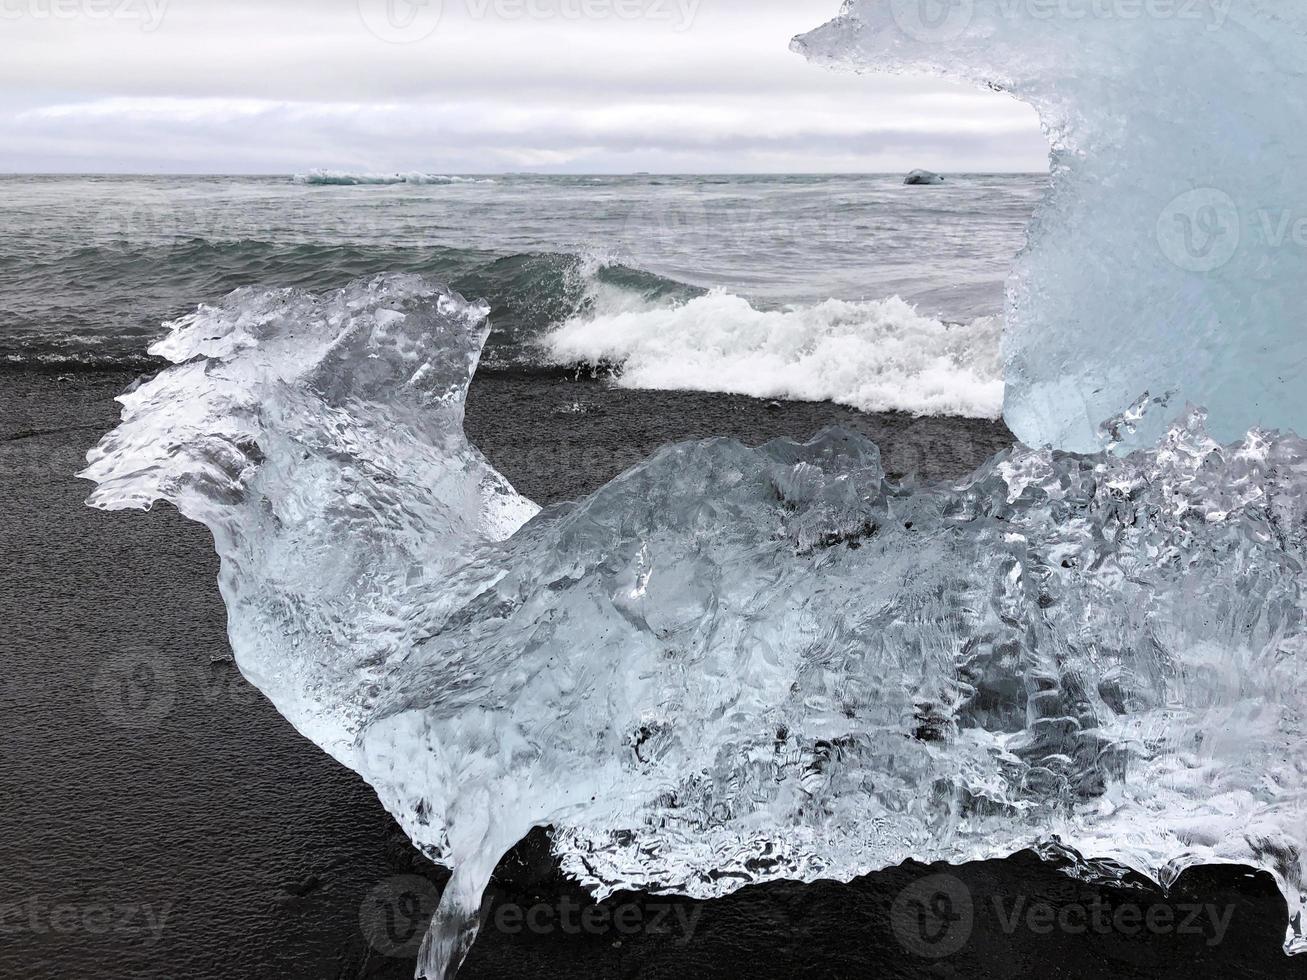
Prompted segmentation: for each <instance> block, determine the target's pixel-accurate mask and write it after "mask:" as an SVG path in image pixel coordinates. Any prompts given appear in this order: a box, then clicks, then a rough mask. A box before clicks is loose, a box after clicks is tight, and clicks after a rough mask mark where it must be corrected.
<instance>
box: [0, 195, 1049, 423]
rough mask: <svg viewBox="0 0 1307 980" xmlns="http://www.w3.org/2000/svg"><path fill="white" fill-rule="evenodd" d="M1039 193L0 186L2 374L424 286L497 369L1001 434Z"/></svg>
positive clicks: (99, 358)
mask: <svg viewBox="0 0 1307 980" xmlns="http://www.w3.org/2000/svg"><path fill="white" fill-rule="evenodd" d="M360 180H363V181H366V182H363V183H360V182H358V181H360ZM1046 184H1047V178H1046V176H1044V175H1002V176H957V177H951V178H950V179H949V181H948V182H947V183H946V184H944V185H943V186H937V187H905V186H904V185H903V183H902V177H901V176H900V175H885V176H742V177H730V176H702V177H693V176H691V177H685V176H682V177H665V176H620V177H580V176H568V177H546V176H529V175H523V176H496V177H487V178H447V177H441V176H440V175H407V176H399V177H393V178H384V179H383V178H376V177H371V176H366V177H365V176H363V175H356V176H353V177H345V176H343V175H335V174H324V173H320V172H319V173H314V174H310V175H302V176H300V177H299V178H292V177H289V176H282V177H28V176H7V177H0V228H2V229H3V234H2V235H0V363H5V362H8V363H10V364H19V365H31V364H37V363H40V364H57V365H63V366H66V367H69V368H74V367H77V366H90V367H104V366H140V367H142V368H143V367H147V366H152V365H153V364H156V363H157V362H153V361H152V360H151V359H149V358H147V357H146V355H145V351H146V348H147V347H148V345H149V344H150V343H151V342H152V341H153V340H154V339H156V338H157V337H159V336H160V335H161V333H162V331H161V328H160V324H161V323H162V322H163V321H166V320H169V319H171V318H175V317H177V316H179V315H182V314H184V313H187V312H189V311H191V310H193V309H194V308H195V307H196V305H197V304H200V303H211V302H215V301H217V300H219V299H220V298H221V297H223V296H224V295H226V294H227V293H228V292H230V291H231V290H233V289H236V288H239V287H244V286H258V287H262V288H267V287H282V286H284V287H300V288H305V289H309V290H315V291H316V290H322V289H328V288H334V287H338V286H341V285H343V284H344V283H346V282H348V281H350V280H353V279H356V278H359V277H362V276H370V275H374V274H379V273H382V272H419V273H423V274H427V275H431V276H434V277H436V278H437V279H440V280H442V281H445V282H448V283H449V284H451V285H452V286H453V287H454V288H455V289H457V290H459V291H460V292H462V293H463V294H465V295H466V296H468V297H469V298H479V299H485V300H486V301H488V302H489V303H490V305H491V308H492V311H493V312H492V324H493V333H492V336H491V340H490V343H489V347H488V351H487V360H486V363H487V364H488V365H489V366H490V367H497V366H510V365H511V366H513V367H518V368H521V367H528V366H534V365H544V364H553V365H556V364H560V363H571V362H576V363H589V364H605V365H608V364H611V365H615V366H618V367H622V368H627V369H628V370H626V371H624V372H622V373H623V374H625V375H626V376H627V378H628V381H629V382H630V383H631V384H633V385H635V386H639V387H662V388H697V389H709V390H711V389H713V388H715V387H719V388H723V389H725V390H729V391H735V392H738V393H743V394H756V395H764V396H769V397H779V396H789V397H794V398H803V399H810V400H824V399H829V400H834V401H842V402H844V403H846V404H850V405H853V406H854V407H858V408H864V409H894V408H901V409H906V410H909V411H914V412H919V413H928V414H963V415H976V416H988V417H993V416H995V415H997V412H998V402H997V398H998V397H999V395H1001V376H1000V375H999V374H998V371H999V368H998V366H997V365H998V361H997V348H998V335H999V330H998V329H997V327H996V323H997V321H996V320H995V319H993V318H995V317H997V316H998V315H999V314H1001V311H1002V307H1003V291H1004V280H1005V277H1006V276H1007V273H1008V270H1009V268H1010V266H1011V262H1012V259H1013V256H1014V255H1015V254H1016V253H1017V252H1018V251H1019V250H1020V248H1021V247H1022V244H1023V240H1024V237H1023V236H1024V230H1025V226H1026V224H1027V222H1028V221H1029V219H1030V217H1031V215H1032V213H1033V211H1034V209H1035V206H1036V203H1037V202H1038V200H1039V198H1040V197H1041V195H1042V194H1043V192H1044V190H1045V188H1046ZM895 297H897V298H900V299H901V300H902V301H903V302H902V303H899V302H897V300H895V299H894V298H895ZM977 324H980V325H982V326H978V327H973V325H977ZM713 331H717V333H716V334H714V333H713ZM777 333H779V334H782V335H784V336H786V337H797V338H800V339H799V341H797V342H792V343H790V344H789V346H785V345H781V346H780V347H778V346H777V342H776V338H775V336H774V335H775V334H777ZM654 338H662V342H661V344H656V345H654V346H652V347H651V346H649V341H650V340H651V339H654ZM851 351H853V352H854V353H853V354H852V356H850V352H851ZM913 352H916V354H915V355H914V353H913ZM914 356H916V357H918V358H921V359H924V360H921V361H920V363H918V362H917V361H914ZM905 357H906V361H905ZM941 359H942V361H941ZM835 362H839V363H842V364H843V365H844V367H845V370H846V373H847V370H848V367H849V366H850V365H852V366H853V367H855V368H856V369H857V373H858V375H859V376H860V379H861V380H860V381H859V379H855V378H853V377H848V376H842V375H840V374H839V372H838V371H836V370H835V367H836V366H837V365H836V364H835ZM941 364H942V368H943V370H942V372H941ZM887 372H888V373H887ZM931 372H933V373H934V374H935V375H936V378H935V381H934V382H933V383H932V384H929V385H927V386H926V387H927V389H928V390H926V391H924V392H923V391H921V390H918V389H919V387H920V386H919V385H918V380H919V379H920V378H921V377H923V376H925V375H926V374H928V373H931ZM869 375H871V376H876V377H879V378H880V381H881V383H880V384H878V386H877V387H876V390H875V391H870V392H869V391H868V390H866V389H865V384H866V378H867V376H869ZM955 375H956V376H955ZM941 376H942V381H941V380H940V377H941ZM859 384H861V385H862V386H863V387H859V386H858V385H859ZM950 392H954V393H958V394H957V396H956V397H954V396H953V395H951V394H950ZM996 392H997V393H998V395H996Z"/></svg>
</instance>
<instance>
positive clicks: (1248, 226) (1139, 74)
mask: <svg viewBox="0 0 1307 980" xmlns="http://www.w3.org/2000/svg"><path fill="white" fill-rule="evenodd" d="M795 47H796V49H797V50H799V51H801V52H802V53H803V54H805V55H806V56H807V57H809V58H811V59H813V60H814V61H817V62H820V63H823V64H831V65H837V66H841V67H846V68H852V69H854V70H877V71H884V70H888V71H910V72H932V73H940V74H946V75H950V76H953V77H961V78H966V79H968V80H971V81H975V82H978V83H980V84H982V85H993V86H996V87H998V88H1001V89H1003V90H1005V91H1008V92H1011V93H1012V94H1013V95H1015V96H1016V97H1017V98H1019V99H1021V100H1022V101H1024V102H1028V103H1030V105H1032V106H1033V107H1034V108H1035V109H1036V110H1037V111H1038V112H1039V115H1040V118H1041V120H1042V122H1043V125H1044V128H1045V131H1046V133H1047V135H1048V137H1049V141H1050V143H1051V144H1052V148H1053V156H1052V180H1053V189H1052V191H1051V193H1050V195H1049V197H1048V199H1047V200H1046V202H1045V204H1044V206H1043V208H1042V211H1041V213H1040V214H1038V215H1037V216H1036V219H1035V222H1034V224H1033V225H1032V227H1031V229H1030V236H1029V246H1028V248H1027V250H1026V252H1025V253H1024V254H1023V255H1022V256H1021V258H1020V259H1019V260H1018V261H1017V265H1016V268H1015V270H1014V273H1013V276H1012V279H1011V280H1010V283H1009V295H1008V304H1007V305H1008V309H1007V334H1006V337H1005V341H1006V353H1007V370H1006V377H1007V397H1006V407H1005V410H1004V415H1005V418H1006V420H1007V423H1008V425H1009V426H1010V427H1011V428H1012V430H1013V432H1015V433H1016V434H1017V436H1018V437H1019V438H1020V439H1021V440H1022V441H1024V442H1025V443H1027V444H1028V445H1034V446H1039V445H1052V446H1056V447H1058V448H1061V449H1073V450H1078V451H1093V450H1094V449H1095V448H1096V443H1095V441H1094V436H1095V427H1096V426H1097V424H1098V423H1099V422H1100V421H1101V420H1102V419H1105V418H1108V417H1110V416H1113V415H1116V414H1117V413H1118V412H1120V411H1121V410H1122V409H1124V408H1125V407H1126V406H1127V405H1128V404H1130V403H1131V402H1133V401H1134V399H1135V398H1136V397H1137V396H1138V395H1139V393H1140V392H1142V391H1145V390H1150V389H1151V390H1152V391H1153V392H1154V393H1157V392H1160V391H1174V392H1176V393H1177V394H1178V396H1179V397H1180V398H1181V399H1182V401H1183V400H1187V401H1191V402H1193V403H1195V404H1201V405H1205V406H1207V408H1208V410H1209V412H1210V424H1211V426H1212V429H1213V433H1214V434H1215V435H1216V437H1217V438H1219V439H1223V440H1229V439H1235V438H1237V437H1238V436H1239V435H1240V434H1241V433H1243V432H1244V431H1246V430H1247V429H1248V428H1249V427H1250V426H1252V425H1273V426H1280V427H1283V428H1286V429H1293V430H1295V431H1297V432H1307V397H1304V395H1303V373H1304V365H1307V329H1304V324H1303V315H1304V310H1307V180H1305V179H1304V174H1307V139H1305V138H1304V136H1303V134H1304V133H1307V99H1304V98H1303V92H1304V87H1305V83H1307V6H1304V5H1303V4H1302V3H1299V2H1294V0H1193V2H1188V0H1185V2H1176V3H1169V2H1168V3H1140V2H1135V0H851V2H849V3H847V4H846V5H845V7H844V12H843V14H842V15H841V16H840V17H839V18H837V19H836V20H834V21H832V22H831V23H829V24H827V25H826V26H824V27H822V28H819V29H818V30H816V31H813V32H812V33H810V34H806V35H804V36H803V37H801V38H798V39H796V41H795ZM1163 424H1164V420H1163V419H1161V418H1158V419H1156V420H1150V421H1149V422H1148V423H1147V424H1145V426H1144V427H1143V428H1142V429H1141V430H1140V433H1139V439H1138V442H1137V444H1138V445H1148V444H1151V442H1153V441H1154V440H1155V439H1156V438H1157V437H1158V436H1159V435H1160V431H1161V428H1162V426H1163Z"/></svg>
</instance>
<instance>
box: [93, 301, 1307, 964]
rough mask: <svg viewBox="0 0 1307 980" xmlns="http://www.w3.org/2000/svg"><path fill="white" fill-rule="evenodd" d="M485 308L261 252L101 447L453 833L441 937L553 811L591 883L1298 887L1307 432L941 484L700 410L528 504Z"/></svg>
mask: <svg viewBox="0 0 1307 980" xmlns="http://www.w3.org/2000/svg"><path fill="white" fill-rule="evenodd" d="M484 317H485V309H484V307H480V306H475V305H470V304H467V303H465V302H463V301H462V300H461V299H460V298H459V297H457V296H456V295H453V294H451V293H449V292H447V291H445V290H444V289H442V288H441V287H439V286H436V285H433V284H431V283H429V282H427V281H424V280H421V279H417V278H412V277H388V278H386V277H383V278H380V279H377V280H374V281H372V282H368V283H361V284H358V285H355V286H352V287H349V288H347V289H345V290H342V291H340V292H337V293H333V294H330V295H327V296H324V297H314V296H310V295H307V294H304V293H299V292H294V291H275V292H256V291H241V292H237V293H235V294H233V295H232V296H231V297H230V298H229V299H228V300H227V301H225V302H224V303H223V304H222V305H220V306H218V307H211V308H202V309H201V310H200V311H199V312H198V313H197V314H195V315H193V316H191V317H188V318H186V319H184V320H182V321H180V322H179V323H178V324H176V325H175V327H174V330H173V333H172V334H171V335H170V336H169V337H168V338H167V339H166V340H164V341H163V342H161V343H160V344H159V345H157V346H156V348H155V350H156V352H157V353H161V354H164V355H165V356H167V357H169V358H171V359H173V360H174V361H176V362H177V366H175V367H172V368H170V369H168V370H166V371H164V372H163V373H162V374H161V375H160V376H159V377H157V378H156V379H154V380H153V381H150V382H147V383H146V384H144V385H142V386H141V387H140V388H138V389H137V390H135V391H133V392H131V393H129V394H127V395H124V396H123V398H122V401H123V405H124V411H123V423H122V425H121V426H120V427H119V428H118V429H117V430H116V431H115V432H114V433H112V434H110V435H109V436H107V437H106V438H105V440H104V441H103V442H102V443H101V445H100V447H99V448H97V449H96V450H94V451H93V452H92V453H91V456H90V465H89V466H88V468H87V470H86V471H85V473H84V475H85V476H87V477H88V478H90V479H92V480H95V481H96V482H97V483H98V484H99V485H98V487H97V488H96V490H95V491H94V493H93V494H92V497H91V502H92V503H93V504H95V505H96V506H100V507H106V508H120V507H141V506H148V505H149V504H150V503H151V502H152V501H154V500H156V499H162V500H167V501H169V502H172V503H174V504H175V505H176V506H177V507H179V508H180V509H181V510H182V512H183V513H185V514H186V515H187V516H188V517H191V518H192V519H195V520H199V521H202V522H204V523H205V524H206V525H208V526H209V527H210V528H211V529H212V530H213V533H214V538H215V540H216V542H217V545H218V550H219V553H220V555H221V556H222V575H221V586H222V591H223V595H224V598H225V600H226V602H227V605H228V608H229V611H230V635H231V641H232V647H233V650H234V652H235V655H236V659H237V662H238V663H239V665H240V667H241V669H242V670H243V671H244V672H245V674H246V675H247V676H248V677H250V679H251V680H253V681H254V682H255V683H256V684H258V686H259V687H260V688H261V689H262V690H263V691H264V692H265V693H266V694H267V695H268V696H269V697H270V698H271V699H272V700H273V701H274V703H276V705H277V706H278V708H279V709H280V710H281V711H282V712H283V713H285V714H286V716H287V717H288V718H290V719H291V721H292V722H294V724H295V725H296V726H297V727H299V728H300V730H301V731H303V732H305V733H306V734H307V735H309V736H311V737H312V738H314V739H315V740H316V741H317V742H318V743H319V744H321V745H322V746H324V747H325V748H326V749H328V750H329V751H330V752H332V753H333V754H334V755H335V756H336V757H337V758H338V759H340V760H341V761H342V762H344V763H345V764H347V765H349V766H351V767H352V768H354V769H355V770H357V771H358V772H359V773H360V774H361V775H363V776H364V778H366V779H367V780H368V781H369V782H370V783H371V784H372V785H373V786H374V787H375V788H376V790H377V793H378V795H379V796H380V798H381V799H382V801H383V802H384V803H385V805H386V806H387V808H388V809H389V810H390V811H391V812H392V813H393V814H394V815H395V816H396V818H397V819H398V820H399V821H400V823H401V824H402V825H403V826H404V828H405V830H406V831H407V832H408V834H409V835H410V836H411V837H412V838H413V840H414V841H415V842H416V843H417V844H418V845H419V846H420V847H422V848H423V849H424V850H425V851H426V852H427V853H428V854H430V855H431V856H433V857H434V858H436V859H437V860H440V861H443V862H445V863H447V864H448V865H450V866H452V867H453V869H454V872H455V874H454V879H453V883H452V884H451V886H450V887H449V889H448V890H447V892H446V895H445V897H444V899H443V904H442V906H441V908H440V911H439V913H438V915H437V918H436V921H435V923H434V924H433V929H432V934H431V937H430V939H429V943H428V946H427V948H426V951H425V953H424V960H423V969H424V970H425V971H426V972H427V974H428V975H431V976H441V975H443V974H444V971H447V970H452V969H453V968H454V967H456V965H457V964H458V963H459V962H460V961H461V958H462V956H463V954H464V953H465V952H466V949H467V947H468V944H469V943H470V941H471V939H472V937H473V935H474V934H475V927H476V912H477V910H478V907H479V904H480V895H481V892H482V890H483V888H484V886H485V885H486V883H487V881H488V878H489V876H490V873H491V871H492V869H493V868H494V866H495V864H496V862H497V860H498V859H499V857H500V856H501V855H502V854H503V853H504V852H505V851H506V850H507V849H508V848H509V847H511V846H512V844H514V843H515V842H516V841H517V840H518V839H520V838H521V837H522V836H523V835H524V834H525V833H526V832H527V831H528V830H529V829H530V828H531V827H532V826H536V825H552V826H553V827H555V828H556V830H557V833H556V837H555V847H556V849H557V852H558V854H559V855H560V857H561V859H562V861H563V864H564V866H565V867H566V868H567V869H568V870H569V871H570V872H571V873H573V874H575V875H576V876H577V877H578V878H580V879H581V880H582V881H584V882H587V883H588V884H590V885H592V886H594V887H595V888H596V889H597V890H598V891H599V892H600V893H601V894H602V893H606V892H608V891H610V890H613V889H616V888H623V887H642V888H653V889H661V890H671V891H677V892H684V893H688V894H691V895H697V896H711V895H720V894H723V893H725V892H728V891H731V890H733V889H735V888H738V887H739V886H741V885H742V884H744V883H747V882H756V881H764V880H768V879H773V878H797V879H804V880H812V879H815V878H818V877H823V878H841V879H848V878H852V877H854V876H856V875H859V874H862V873H865V872H867V871H870V870H873V869H876V868H881V867H884V866H886V865H891V864H895V863H898V862H900V861H903V860H905V859H907V858H916V859H920V860H927V861H929V860H939V859H944V860H950V861H964V860H969V859H976V858H983V857H990V856H995V855H1002V854H1008V853H1011V852H1013V851H1015V850H1018V849H1020V848H1023V847H1026V846H1032V845H1038V844H1040V843H1043V842H1048V841H1051V840H1053V839H1054V838H1055V837H1056V838H1058V839H1060V840H1061V842H1063V843H1064V844H1065V845H1067V846H1070V847H1073V848H1076V849H1077V850H1078V851H1079V852H1080V853H1082V854H1084V855H1086V856H1087V857H1093V858H1111V859H1115V860H1116V861H1118V862H1120V863H1122V864H1124V865H1128V866H1130V867H1132V868H1135V869H1138V870H1140V871H1142V872H1145V873H1147V874H1150V875H1152V876H1153V877H1154V878H1156V879H1158V880H1161V881H1166V880H1169V879H1170V878H1171V877H1172V876H1173V875H1174V874H1175V873H1176V872H1177V870H1178V869H1179V868H1181V867H1183V866H1185V865H1187V864H1190V863H1193V862H1199V861H1229V862H1240V863H1246V864H1250V865H1253V866H1256V867H1261V868H1265V869H1267V870H1269V871H1271V872H1272V873H1273V874H1275V875H1276V877H1277V879H1278V881H1279V882H1280V883H1281V886H1282V887H1283V889H1284V891H1285V894H1286V895H1287V896H1288V897H1289V900H1290V903H1291V906H1292V907H1293V908H1294V909H1297V908H1298V907H1299V890H1300V884H1301V879H1302V856H1301V844H1302V828H1303V825H1304V824H1303V821H1304V787H1305V786H1307V773H1304V768H1303V764H1302V761H1301V757H1300V755H1299V749H1300V747H1301V744H1302V739H1303V735H1304V731H1303V719H1302V710H1303V705H1304V704H1305V703H1307V691H1304V682H1303V680H1302V672H1301V670H1300V661H1301V658H1302V656H1303V654H1304V625H1303V614H1304V597H1303V594H1302V591H1301V588H1300V581H1301V572H1302V568H1303V562H1304V560H1307V554H1304V549H1305V545H1307V513H1305V512H1304V499H1305V498H1304V496H1303V494H1302V488H1303V486H1304V481H1305V480H1307V445H1304V443H1303V442H1302V440H1299V439H1297V438H1296V437H1292V436H1283V435H1276V434H1273V433H1267V432H1262V431H1255V432H1253V433H1251V434H1249V435H1248V436H1247V437H1246V439H1244V440H1243V441H1242V442H1239V443H1237V444H1234V445H1231V446H1227V447H1222V446H1220V445H1218V444H1217V443H1216V442H1214V441H1213V440H1211V439H1210V438H1209V437H1208V436H1207V435H1206V434H1205V431H1204V428H1203V420H1202V415H1201V413H1198V412H1190V413H1188V414H1187V415H1186V417H1185V418H1184V419H1182V421H1181V422H1180V423H1179V424H1178V425H1177V426H1176V427H1175V428H1174V429H1172V430H1171V431H1170V432H1169V433H1168V434H1167V435H1166V437H1165V438H1164V439H1163V441H1162V442H1161V444H1160V445H1159V446H1158V447H1157V448H1156V449H1153V450H1150V451H1147V452H1137V453H1135V454H1133V455H1129V456H1124V457H1121V456H1117V455H1113V454H1111V453H1105V454H1102V455H1098V456H1088V457H1086V456H1075V455H1067V454H1063V453H1056V452H1052V451H1049V450H1032V449H1026V448H1023V447H1017V448H1014V449H1013V450H1011V451H1010V452H1007V453H1004V454H1001V455H1000V456H998V457H996V458H995V459H993V460H992V461H990V462H989V463H988V464H986V465H985V466H984V467H982V468H981V469H980V470H979V471H977V472H976V473H975V474H974V475H973V476H972V477H970V478H969V479H968V480H966V481H964V482H963V483H961V484H959V485H958V486H926V487H918V488H903V487H897V486H894V485H893V484H890V483H888V482H886V480H885V477H884V472H883V470H882V469H881V466H880V461H879V454H878V452H877V450H876V447H875V446H874V445H872V444H871V443H869V442H867V441H866V440H864V439H862V438H861V437H858V436H855V435H852V434H849V433H845V432H839V431H828V432H825V433H822V434H821V435H819V436H818V437H816V438H815V439H814V440H813V441H812V442H810V443H808V444H806V445H798V444H795V443H792V442H788V441H779V442H774V443H771V444H768V445H767V446H764V447H762V448H760V449H749V448H746V447H744V446H742V445H740V444H738V443H735V442H732V441H729V440H710V441H706V442H697V443H687V444H683V445H678V446H672V447H669V448H668V449H665V450H663V451H662V452H661V453H659V454H658V455H656V456H655V457H653V458H652V459H650V460H649V461H648V462H646V463H644V464H642V465H640V466H637V467H636V468H635V469H633V470H631V471H630V472H628V473H626V474H624V475H623V476H621V477H619V478H617V479H616V480H614V481H613V482H612V483H611V484H609V485H608V486H606V487H604V488H603V489H601V490H600V491H598V492H597V493H595V494H594V495H593V496H591V497H589V498H588V499H586V500H582V501H580V502H578V503H576V504H569V505H564V506H559V507H554V508H551V509H549V510H546V511H544V512H542V513H538V514H537V512H536V508H535V506H534V505H533V504H531V503H530V502H529V501H527V500H525V499H524V498H522V497H521V496H519V495H518V494H516V493H515V492H514V491H513V489H512V488H511V487H510V486H509V485H508V483H507V482H506V481H505V480H504V479H503V478H502V477H501V476H500V475H499V474H498V473H496V472H495V471H494V470H493V469H492V468H491V467H490V465H489V464H488V463H487V462H486V461H485V459H484V458H483V457H482V456H481V455H480V454H479V453H478V452H477V451H476V450H475V449H474V448H473V447H472V446H470V445H469V444H468V443H467V441H466V439H465V438H464V435H463V431H462V407H463V397H464V395H465V393H466V390H467V385H468V382H469V380H470V377H471V375H472V372H473V370H474V369H475V365H476V360H477V355H478V352H479V350H480V347H481V344H482V343H483V341H484V339H485V335H486V327H485V320H484ZM1130 424H1131V423H1130V422H1129V421H1128V420H1127V421H1124V422H1122V423H1121V424H1120V425H1118V426H1117V429H1118V431H1120V430H1121V429H1123V428H1126V429H1128V428H1129V427H1130ZM1291 938H1294V939H1295V940H1296V936H1295V937H1291Z"/></svg>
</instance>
